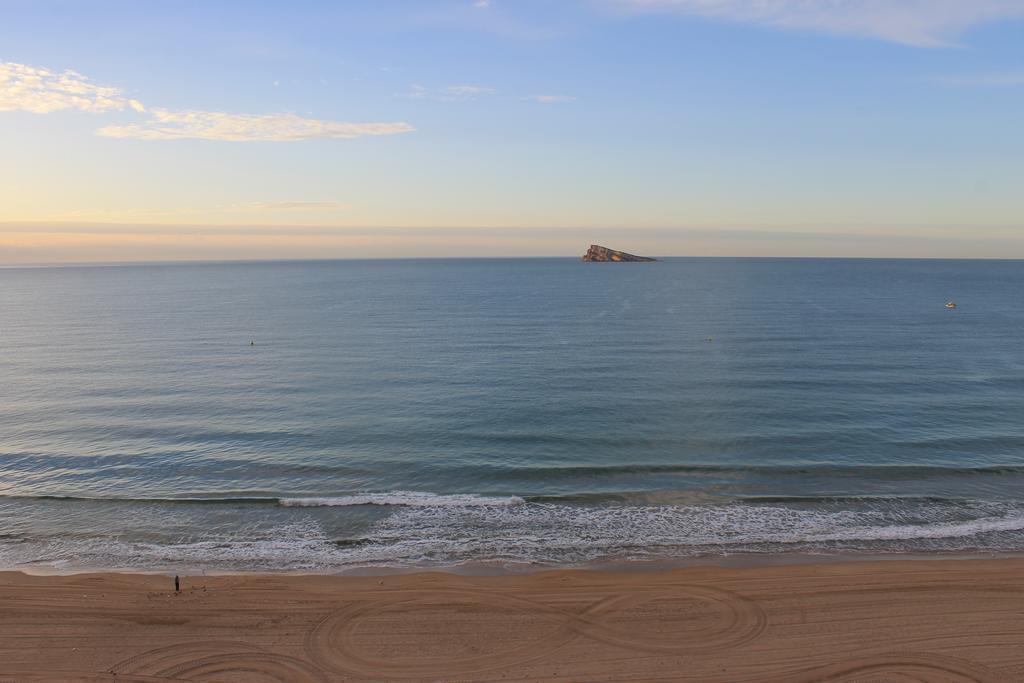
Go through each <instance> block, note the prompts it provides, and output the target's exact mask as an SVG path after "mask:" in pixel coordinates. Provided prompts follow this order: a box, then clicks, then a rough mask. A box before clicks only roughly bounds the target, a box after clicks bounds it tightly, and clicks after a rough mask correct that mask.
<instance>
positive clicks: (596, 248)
mask: <svg viewBox="0 0 1024 683" xmlns="http://www.w3.org/2000/svg"><path fill="white" fill-rule="evenodd" d="M583 260H584V261H599V262H605V261H616V262H619V261H621V262H639V261H657V260H658V259H653V258H648V257H646V256H634V255H633V254H627V253H626V252H624V251H616V250H614V249H609V248H608V247H602V246H601V245H600V244H591V245H590V249H587V253H586V254H584V255H583Z"/></svg>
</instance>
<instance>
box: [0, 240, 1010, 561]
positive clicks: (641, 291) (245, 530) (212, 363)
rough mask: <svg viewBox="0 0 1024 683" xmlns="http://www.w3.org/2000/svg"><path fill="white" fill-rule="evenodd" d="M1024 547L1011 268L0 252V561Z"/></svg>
mask: <svg viewBox="0 0 1024 683" xmlns="http://www.w3.org/2000/svg"><path fill="white" fill-rule="evenodd" d="M950 301H953V302H955V303H956V307H955V308H947V306H946V304H947V302H950ZM1022 550H1024V262H1016V261H998V260H995V261H966V260H964V261H956V260H949V261H943V260H842V259H756V258H750V259H732V258H666V259H663V260H661V261H659V262H656V263H583V262H581V261H580V260H578V259H571V258H546V259H456V260H377V261H354V260H348V261H304V262H257V263H202V264H148V265H131V264H126V265H104V266H60V267H8V268H3V269H0V568H21V569H34V570H38V571H75V570H85V569H135V570H148V571H169V572H179V571H180V572H233V571H295V572H326V573H337V572H349V571H363V572H365V571H378V570H391V569H419V568H467V569H471V568H477V569H480V570H483V571H488V570H491V569H493V570H520V569H530V568H542V567H566V566H607V565H608V564H609V563H612V564H615V565H616V566H618V565H622V564H626V565H628V564H630V563H637V566H641V565H644V564H647V563H652V562H653V563H676V562H677V563H686V562H701V561H712V562H716V561H724V560H726V558H729V559H730V560H734V559H743V558H749V559H752V560H753V561H756V560H758V559H764V560H769V559H770V560H773V561H774V560H776V559H779V558H787V557H792V558H797V557H808V556H810V557H850V556H861V555H863V556H872V557H876V556H879V555H885V556H889V555H892V556H898V555H903V554H910V555H915V556H918V555H929V556H931V555H956V554H962V553H982V554H987V553H1016V552H1020V551H1022Z"/></svg>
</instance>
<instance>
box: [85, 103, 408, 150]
mask: <svg viewBox="0 0 1024 683" xmlns="http://www.w3.org/2000/svg"><path fill="white" fill-rule="evenodd" d="M150 114H151V118H150V119H148V120H146V121H143V122H141V123H133V124H126V125H113V126H106V127H104V128H100V129H99V130H98V131H96V133H97V134H98V135H102V136H104V137H108V138H135V139H137V140H184V139H190V138H191V139H197V140H224V141H229V142H251V141H276V142H285V141H294V140H310V139H313V138H358V137H364V136H375V135H396V134H398V133H409V132H411V131H413V130H415V129H414V128H413V127H412V126H410V125H409V124H408V123H402V122H396V123H343V122H339V121H322V120H319V119H307V118H303V117H301V116H296V115H295V114H230V113H228V112H223V111H170V110H167V109H153V110H151V111H150Z"/></svg>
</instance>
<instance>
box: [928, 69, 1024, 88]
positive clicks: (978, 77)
mask: <svg viewBox="0 0 1024 683" xmlns="http://www.w3.org/2000/svg"><path fill="white" fill-rule="evenodd" d="M932 80H933V81H934V82H936V83H941V84H943V85H961V86H977V87H993V88H999V87H1012V86H1018V85H1024V71H1017V72H1009V73H998V74H960V75H955V76H953V75H948V76H936V77H935V78H933V79H932Z"/></svg>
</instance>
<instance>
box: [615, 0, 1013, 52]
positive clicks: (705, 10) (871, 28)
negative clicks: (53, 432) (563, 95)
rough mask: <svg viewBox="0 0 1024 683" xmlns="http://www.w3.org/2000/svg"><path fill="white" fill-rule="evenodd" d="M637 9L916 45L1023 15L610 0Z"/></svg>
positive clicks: (965, 5) (906, 3) (987, 7)
mask: <svg viewBox="0 0 1024 683" xmlns="http://www.w3.org/2000/svg"><path fill="white" fill-rule="evenodd" d="M612 2H613V3H614V4H617V5H620V6H624V7H626V8H628V9H632V10H639V11H676V12H681V13H686V14H693V15H698V16H704V17H709V18H712V19H721V20H726V21H739V22H752V23H758V24H766V25H769V26H777V27H781V28H792V29H808V30H819V31H825V32H830V33H841V34H847V35H856V36H864V37H870V38H878V39H882V40H888V41H892V42H896V43H903V44H906V45H914V46H919V47H937V46H945V45H950V44H951V43H953V42H954V41H955V39H956V37H957V36H958V35H960V34H961V33H962V32H963V31H965V30H967V29H969V28H971V27H973V26H976V25H979V24H983V23H988V22H993V21H999V20H1002V19H1016V18H1021V17H1024V0H612Z"/></svg>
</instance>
